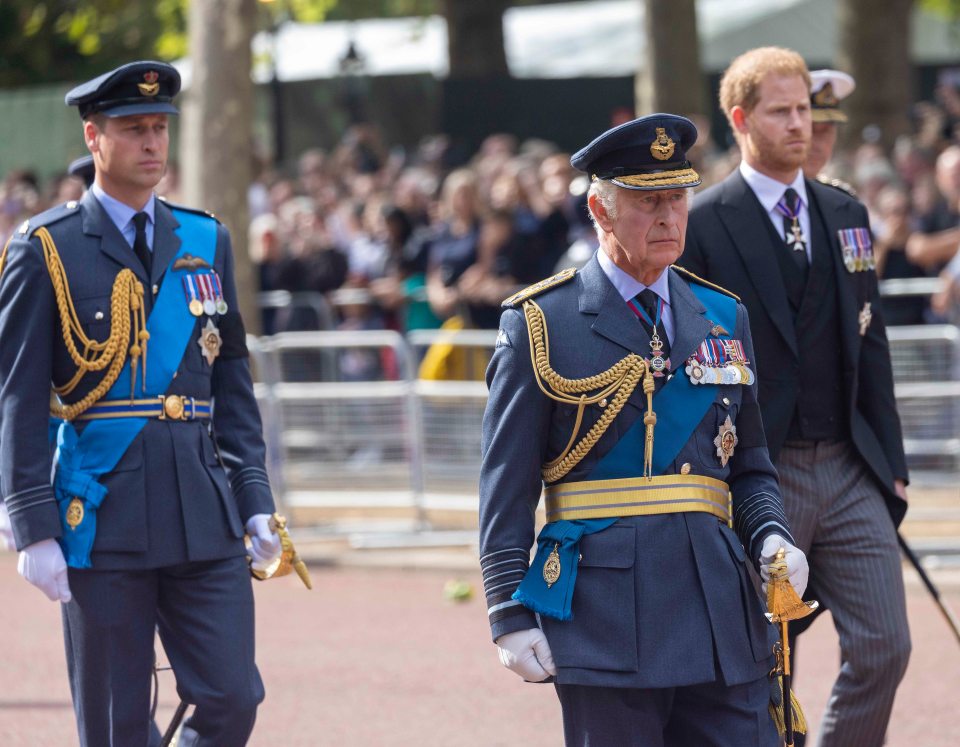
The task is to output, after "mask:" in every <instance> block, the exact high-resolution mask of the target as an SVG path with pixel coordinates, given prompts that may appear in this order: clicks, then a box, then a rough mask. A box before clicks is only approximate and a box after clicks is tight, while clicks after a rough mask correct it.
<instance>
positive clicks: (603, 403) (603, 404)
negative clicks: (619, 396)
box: [597, 397, 607, 409]
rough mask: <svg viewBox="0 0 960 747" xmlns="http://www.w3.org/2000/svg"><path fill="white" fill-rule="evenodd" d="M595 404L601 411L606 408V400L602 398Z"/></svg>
mask: <svg viewBox="0 0 960 747" xmlns="http://www.w3.org/2000/svg"><path fill="white" fill-rule="evenodd" d="M597 404H598V405H600V408H601V409H602V408H604V407H606V406H607V398H606V397H604V398H603V399H602V400H600V401H599V402H598V403H597Z"/></svg>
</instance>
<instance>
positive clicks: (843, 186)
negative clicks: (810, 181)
mask: <svg viewBox="0 0 960 747" xmlns="http://www.w3.org/2000/svg"><path fill="white" fill-rule="evenodd" d="M817 181H818V182H819V183H820V184H824V185H826V186H828V187H833V188H834V189H839V190H840V191H841V192H846V193H847V194H848V195H850V196H851V197H853V198H854V199H860V198H858V197H857V190H855V189H854V188H853V187H852V186H851V185H850V184H849V183H847V182H845V181H843V180H842V179H832V178H830V177H829V176H823V175H822V174H821V175H819V176H818V177H817Z"/></svg>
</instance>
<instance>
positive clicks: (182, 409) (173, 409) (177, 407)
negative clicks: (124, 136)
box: [159, 394, 187, 420]
mask: <svg viewBox="0 0 960 747" xmlns="http://www.w3.org/2000/svg"><path fill="white" fill-rule="evenodd" d="M160 402H161V404H162V405H163V407H162V409H161V412H160V416H159V418H160V420H186V419H187V412H186V397H182V396H180V395H179V394H166V395H164V394H161V395H160Z"/></svg>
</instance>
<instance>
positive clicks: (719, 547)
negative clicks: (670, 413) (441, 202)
mask: <svg viewBox="0 0 960 747" xmlns="http://www.w3.org/2000/svg"><path fill="white" fill-rule="evenodd" d="M669 272H670V276H669V283H670V302H671V308H672V311H673V318H674V329H675V334H674V340H673V344H672V346H671V352H670V359H671V362H672V369H673V370H674V371H676V373H675V375H677V376H685V375H686V374H685V373H684V371H683V368H684V362H685V360H686V359H687V358H689V357H690V356H691V355H693V353H694V352H695V351H696V349H697V347H698V346H699V345H700V343H701V342H702V341H703V340H704V339H705V338H706V337H707V336H708V334H709V333H710V330H711V328H712V327H713V324H714V322H713V321H711V320H709V319H707V317H706V313H705V311H706V310H705V308H704V306H703V304H701V303H700V301H699V300H698V299H697V298H696V296H695V295H694V294H693V292H692V291H691V290H690V288H689V286H688V282H690V281H688V280H687V279H685V278H684V277H683V276H682V275H681V274H680V273H678V272H676V271H674V270H669ZM535 300H536V302H537V303H538V304H539V305H540V307H541V308H542V309H543V312H544V316H545V318H546V322H547V329H548V332H549V354H550V364H551V366H552V367H553V369H554V370H555V371H556V372H557V373H558V374H560V375H561V376H564V377H566V378H581V377H586V376H591V375H594V374H598V373H600V372H602V371H605V370H606V369H608V368H609V367H610V366H612V365H613V364H614V363H616V362H617V361H619V360H620V359H621V358H623V357H624V356H625V355H627V354H628V353H631V352H633V353H637V354H639V355H642V356H644V357H646V356H649V351H650V348H649V336H648V334H647V332H646V330H645V329H644V327H643V325H642V324H641V323H640V322H639V320H638V319H637V318H636V316H635V315H634V314H633V313H632V312H631V311H630V309H629V308H628V306H627V304H626V303H624V301H623V299H622V298H621V297H620V294H619V293H618V292H617V290H616V289H615V288H614V286H613V284H612V283H611V282H610V280H609V279H608V278H607V276H606V275H605V274H604V272H603V270H602V269H601V267H600V265H599V263H598V261H597V258H596V256H594V257H593V258H592V259H591V260H590V261H589V262H588V263H587V264H586V265H585V266H584V268H583V269H582V270H581V271H580V272H578V273H577V275H576V276H575V277H574V278H573V280H571V281H568V282H566V283H564V284H562V285H559V286H556V287H554V288H551V289H550V290H547V291H545V292H543V293H542V294H540V295H538V296H537V297H536V299H535ZM500 330H501V331H500V335H499V341H498V344H497V348H496V351H495V352H494V355H493V359H492V361H491V363H490V367H489V369H488V371H487V383H488V386H489V389H490V397H489V401H488V404H487V409H486V412H485V415H484V424H483V443H482V446H483V463H482V467H481V474H480V554H481V565H482V567H483V572H484V588H485V592H486V595H487V604H488V614H489V619H490V623H491V628H492V633H493V637H494V639H496V638H498V637H499V636H501V635H503V634H505V633H510V632H513V631H516V630H522V629H525V628H533V627H536V626H537V619H536V617H535V616H534V615H533V613H531V612H530V611H529V610H527V609H526V608H525V607H522V606H520V605H519V604H518V603H517V602H516V601H513V600H511V595H512V593H513V592H514V590H515V589H516V588H517V586H518V585H519V583H520V580H521V579H522V577H523V575H524V572H525V571H526V569H527V567H528V559H529V551H530V547H531V545H532V544H533V541H534V512H535V509H536V506H537V502H538V500H539V498H540V493H541V489H542V487H543V482H542V479H541V473H540V469H541V465H543V464H544V463H546V462H548V461H550V460H551V459H554V458H556V457H557V456H558V455H559V454H560V453H561V450H562V449H564V447H565V446H566V444H567V442H568V440H569V438H570V432H571V429H572V428H573V424H574V419H575V415H576V407H575V406H572V405H566V404H561V403H557V402H554V401H553V400H551V399H549V398H548V397H547V396H545V395H544V394H543V393H542V392H541V391H540V389H539V388H538V385H537V383H536V380H535V377H534V371H533V364H532V362H531V359H530V348H529V342H528V334H527V327H526V322H525V320H524V317H523V312H522V310H521V309H507V310H505V311H504V312H503V316H502V318H501V322H500ZM733 337H735V338H737V339H740V340H742V341H743V345H744V349H745V351H746V355H747V357H748V358H749V359H751V360H752V357H753V349H752V345H751V342H750V330H749V324H748V320H747V313H746V310H745V309H744V307H743V306H742V305H740V304H737V323H736V329H735V330H734V331H733ZM714 389H715V390H716V396H715V398H714V401H713V404H712V405H710V408H709V410H708V411H707V412H706V414H705V415H704V416H703V418H702V420H700V422H699V424H698V425H697V426H696V428H695V430H694V432H693V435H692V436H691V437H690V439H689V440H688V442H687V443H686V444H685V445H684V446H683V447H682V448H681V450H680V452H679V453H678V454H677V456H676V458H675V459H674V461H673V463H672V465H671V466H670V467H669V468H668V469H667V470H666V472H667V473H674V474H679V473H680V472H681V468H682V467H683V465H685V464H688V465H689V466H690V473H691V474H694V475H705V476H708V477H712V478H716V479H718V480H724V481H726V482H727V483H728V484H729V486H730V490H731V492H732V495H733V515H734V527H733V529H730V528H729V527H728V526H727V525H726V524H725V523H722V522H720V521H718V520H717V519H716V518H715V517H714V516H712V515H710V514H706V513H678V514H668V515H661V516H638V517H629V518H621V519H619V520H618V521H617V522H616V523H615V524H614V525H613V526H611V527H609V528H608V529H605V530H603V531H601V532H598V533H596V534H591V535H588V536H585V537H584V538H583V539H582V541H581V545H580V554H581V556H582V557H581V560H580V562H579V570H578V575H577V581H576V587H575V590H574V595H573V602H572V613H573V619H572V620H569V621H559V620H555V619H552V618H549V617H546V616H542V617H541V624H542V627H543V630H544V633H545V634H546V636H547V639H548V641H549V643H550V648H551V650H552V652H553V657H554V661H555V662H556V665H557V678H556V679H557V681H558V682H560V683H562V684H581V685H597V686H612V687H635V688H666V687H678V686H683V685H691V684H696V683H703V682H713V681H716V680H720V681H722V682H725V683H726V684H728V685H735V684H740V683H744V682H749V681H752V680H756V679H757V678H759V677H763V676H764V675H766V674H767V673H768V671H769V670H770V667H771V662H772V659H771V651H772V646H773V644H774V642H775V641H776V634H775V631H774V630H773V627H772V626H771V625H770V624H769V623H768V622H767V620H766V618H765V617H764V614H763V613H764V609H763V607H762V606H761V602H760V600H759V598H758V596H757V594H756V591H755V589H754V587H753V585H752V583H751V581H750V580H749V578H748V575H747V566H746V564H747V562H754V563H756V561H757V560H758V557H759V554H760V547H761V545H762V543H763V540H764V539H765V538H766V537H767V536H768V535H769V534H771V533H778V534H781V535H782V536H784V537H785V538H787V539H788V540H791V541H792V539H791V537H790V533H789V529H788V524H787V520H786V517H785V515H784V511H783V503H782V500H781V496H780V490H779V486H778V482H777V473H776V471H775V469H774V467H773V465H772V464H771V463H770V458H769V456H768V454H767V448H766V443H765V441H764V437H763V428H762V425H761V421H760V416H759V410H758V408H757V401H756V385H755V384H754V385H752V386H744V385H734V386H731V385H725V386H714ZM645 409H646V396H645V395H644V394H643V392H642V387H640V386H638V387H637V388H636V390H635V391H634V393H633V395H632V396H631V397H630V399H629V400H628V402H627V404H626V406H625V407H624V409H623V410H622V411H621V413H620V414H619V416H618V417H617V418H616V419H615V420H614V422H613V423H612V424H611V426H610V427H609V429H608V430H607V431H606V433H605V434H604V435H603V437H602V438H601V439H600V440H599V441H598V442H597V444H596V445H595V446H594V447H593V449H592V450H591V451H590V452H589V453H588V454H587V455H586V456H585V457H584V459H583V460H582V461H581V462H580V463H579V464H577V465H576V467H574V468H573V470H572V471H571V472H569V473H568V474H567V475H566V476H565V477H564V478H563V479H562V482H570V481H577V480H584V479H587V476H588V475H589V473H590V471H591V469H592V468H593V467H594V466H595V465H596V464H597V462H598V461H600V460H601V459H602V458H603V457H604V455H605V454H607V452H609V451H610V449H611V448H612V447H613V446H614V445H615V444H616V442H617V440H618V439H619V438H620V436H621V435H623V434H624V433H625V432H626V431H627V430H628V429H629V428H630V426H632V425H633V424H634V422H636V421H637V420H638V418H639V419H641V420H642V415H643V412H644V411H645ZM654 409H655V410H656V399H654ZM601 413H602V410H601V409H600V407H599V406H598V405H592V406H590V407H588V408H587V412H586V414H585V416H584V422H583V423H582V425H581V427H580V431H579V436H578V437H582V436H583V434H584V433H586V431H587V430H588V429H589V428H590V426H591V425H593V423H594V422H595V421H596V420H597V418H598V417H599V416H600V414H601ZM728 416H729V417H730V419H731V421H733V423H734V424H735V425H736V427H737V436H738V438H739V444H738V446H737V447H736V449H735V451H734V454H733V456H732V457H731V458H730V460H729V461H728V462H727V464H726V466H722V465H721V462H720V459H719V457H718V456H717V448H716V446H715V445H714V438H715V437H716V436H717V434H718V431H719V428H720V426H721V424H723V423H724V421H725V420H726V418H727V417H728ZM654 438H655V439H656V432H655V434H654ZM636 464H637V472H636V475H637V476H638V477H639V476H642V474H643V454H637V461H636ZM744 548H746V550H744Z"/></svg>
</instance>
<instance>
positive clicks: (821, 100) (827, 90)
mask: <svg viewBox="0 0 960 747" xmlns="http://www.w3.org/2000/svg"><path fill="white" fill-rule="evenodd" d="M813 103H814V106H819V107H836V106H839V105H840V99H838V98H837V95H836V94H835V93H834V92H833V84H832V83H830V82H829V81H827V82H826V83H824V84H823V88H821V89H820V90H819V91H817V92H816V93H815V94H813Z"/></svg>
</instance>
